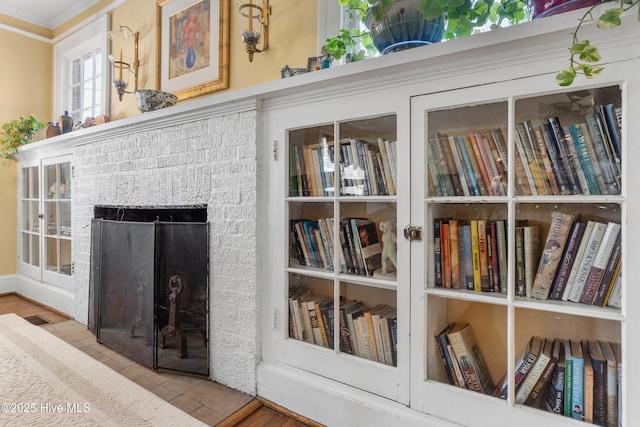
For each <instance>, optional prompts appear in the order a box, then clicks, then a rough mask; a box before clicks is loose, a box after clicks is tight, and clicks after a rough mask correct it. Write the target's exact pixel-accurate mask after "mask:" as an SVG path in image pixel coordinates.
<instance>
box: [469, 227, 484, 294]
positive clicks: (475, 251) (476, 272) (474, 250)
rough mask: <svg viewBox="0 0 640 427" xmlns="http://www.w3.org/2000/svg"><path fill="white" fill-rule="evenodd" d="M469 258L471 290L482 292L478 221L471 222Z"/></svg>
mask: <svg viewBox="0 0 640 427" xmlns="http://www.w3.org/2000/svg"><path fill="white" fill-rule="evenodd" d="M470 225H471V229H470V231H471V257H472V260H473V263H472V265H473V290H474V291H476V292H481V291H482V281H481V274H480V245H479V242H478V220H475V219H474V220H471V222H470Z"/></svg>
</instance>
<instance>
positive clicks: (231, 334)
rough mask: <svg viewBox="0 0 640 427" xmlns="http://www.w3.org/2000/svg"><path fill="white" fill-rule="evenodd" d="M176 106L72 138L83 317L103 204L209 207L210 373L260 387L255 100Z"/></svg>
mask: <svg viewBox="0 0 640 427" xmlns="http://www.w3.org/2000/svg"><path fill="white" fill-rule="evenodd" d="M174 109H177V110H176V112H171V113H173V114H169V113H170V111H169V110H166V111H158V112H155V113H148V115H145V116H140V117H138V118H132V119H131V120H129V119H125V120H124V121H123V122H125V123H126V122H127V121H129V122H131V124H130V125H125V126H117V123H115V122H114V123H109V124H107V125H102V126H105V128H103V129H99V128H98V127H97V128H95V132H88V133H87V134H86V135H83V136H81V137H78V139H77V140H76V141H75V142H73V147H74V148H73V161H72V165H73V171H74V173H73V196H72V203H73V208H72V212H73V225H72V226H73V263H74V283H75V289H74V293H75V313H74V316H75V318H76V319H77V320H78V321H80V322H83V323H86V322H87V316H88V300H89V279H90V249H91V226H90V224H91V219H92V218H93V216H94V206H96V205H114V206H178V205H180V206H185V205H206V206H207V218H208V221H209V224H210V227H209V230H210V236H209V242H210V248H209V260H210V261H209V262H210V265H209V300H210V329H209V338H210V341H209V343H210V360H211V362H210V375H211V377H212V379H214V380H215V381H217V382H219V383H221V384H225V385H228V386H230V387H232V388H235V389H238V390H240V391H243V392H246V393H249V394H255V390H256V376H255V369H256V363H257V361H258V360H259V351H258V348H257V343H258V339H257V331H258V330H259V328H258V326H257V317H258V307H259V305H258V295H259V292H258V289H257V279H256V277H257V268H258V265H257V253H256V252H257V249H256V248H257V242H256V235H257V234H256V227H257V226H256V223H257V214H256V212H257V197H256V185H257V184H256V181H257V178H256V176H257V161H256V158H257V154H256V140H257V139H256V135H257V128H256V109H255V101H254V102H253V103H251V102H249V103H247V104H245V105H235V106H233V108H231V109H230V108H229V106H227V108H224V109H222V108H220V107H218V109H216V107H206V108H202V109H200V110H188V109H186V108H185V109H183V111H180V109H179V108H178V107H174ZM110 128H111V131H109V129H110Z"/></svg>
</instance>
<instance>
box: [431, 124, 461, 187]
mask: <svg viewBox="0 0 640 427" xmlns="http://www.w3.org/2000/svg"><path fill="white" fill-rule="evenodd" d="M434 137H435V138H436V139H437V142H438V145H439V146H440V150H441V151H442V154H443V156H444V161H445V164H446V167H447V170H448V171H449V175H450V176H451V181H452V183H453V194H449V195H450V196H464V191H463V190H462V182H461V181H460V174H459V173H458V169H457V168H456V163H455V160H454V158H453V153H452V152H451V145H450V143H449V137H448V136H447V135H445V134H442V133H440V132H434ZM441 169H442V165H441Z"/></svg>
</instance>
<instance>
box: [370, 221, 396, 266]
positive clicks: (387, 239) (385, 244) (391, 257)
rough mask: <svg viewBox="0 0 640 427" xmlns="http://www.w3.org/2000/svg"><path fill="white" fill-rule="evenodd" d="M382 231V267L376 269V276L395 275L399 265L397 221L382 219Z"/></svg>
mask: <svg viewBox="0 0 640 427" xmlns="http://www.w3.org/2000/svg"><path fill="white" fill-rule="evenodd" d="M380 231H382V268H381V269H380V270H378V271H376V274H375V275H376V276H379V277H393V276H395V272H396V269H397V265H398V234H397V232H396V226H395V223H394V222H392V221H381V222H380Z"/></svg>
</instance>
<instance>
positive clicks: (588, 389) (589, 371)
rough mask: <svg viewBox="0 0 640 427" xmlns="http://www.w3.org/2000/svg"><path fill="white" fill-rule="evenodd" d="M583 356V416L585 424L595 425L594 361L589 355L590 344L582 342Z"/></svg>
mask: <svg viewBox="0 0 640 427" xmlns="http://www.w3.org/2000/svg"><path fill="white" fill-rule="evenodd" d="M582 354H583V358H584V379H583V396H584V407H583V409H582V414H583V415H584V422H586V423H589V424H593V387H594V378H593V376H594V372H593V363H592V361H593V359H592V358H591V354H590V353H589V348H588V342H587V341H583V342H582Z"/></svg>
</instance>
